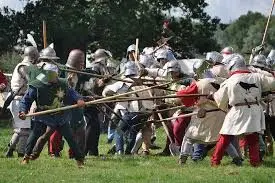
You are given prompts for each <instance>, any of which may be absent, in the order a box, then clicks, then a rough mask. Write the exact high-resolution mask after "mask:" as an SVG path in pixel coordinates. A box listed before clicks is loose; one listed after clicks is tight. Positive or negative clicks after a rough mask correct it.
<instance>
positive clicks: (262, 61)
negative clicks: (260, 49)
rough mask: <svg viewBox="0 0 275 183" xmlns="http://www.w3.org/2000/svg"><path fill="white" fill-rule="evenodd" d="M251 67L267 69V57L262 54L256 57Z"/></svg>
mask: <svg viewBox="0 0 275 183" xmlns="http://www.w3.org/2000/svg"><path fill="white" fill-rule="evenodd" d="M250 65H252V66H255V67H262V68H267V63H266V57H265V56H264V55H262V54H259V55H256V56H255V57H254V58H253V60H252V62H251V64H250Z"/></svg>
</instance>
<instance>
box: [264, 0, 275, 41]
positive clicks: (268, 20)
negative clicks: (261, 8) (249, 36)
mask: <svg viewBox="0 0 275 183" xmlns="http://www.w3.org/2000/svg"><path fill="white" fill-rule="evenodd" d="M274 4H275V0H273V2H272V8H271V10H270V13H269V16H268V19H267V22H266V26H265V31H264V35H263V39H262V45H263V44H264V42H265V38H266V34H267V30H268V26H269V22H270V18H271V15H272V12H273V9H274Z"/></svg>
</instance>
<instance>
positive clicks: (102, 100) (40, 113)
mask: <svg viewBox="0 0 275 183" xmlns="http://www.w3.org/2000/svg"><path fill="white" fill-rule="evenodd" d="M171 83H172V82H169V83H164V84H160V85H155V86H151V87H148V88H143V89H140V90H135V91H130V92H127V93H122V94H119V95H114V96H110V97H106V98H101V99H97V100H93V101H89V102H85V105H92V104H97V103H99V102H104V101H108V100H112V99H116V98H118V97H123V96H126V95H131V94H134V93H138V92H143V91H146V90H150V89H152V88H156V87H159V86H165V85H168V84H171ZM78 107H79V106H78V105H77V104H75V105H70V106H65V107H61V108H57V109H51V110H46V111H41V112H36V113H32V114H27V115H26V117H32V116H39V115H45V114H50V113H55V112H60V111H65V110H69V109H73V108H78Z"/></svg>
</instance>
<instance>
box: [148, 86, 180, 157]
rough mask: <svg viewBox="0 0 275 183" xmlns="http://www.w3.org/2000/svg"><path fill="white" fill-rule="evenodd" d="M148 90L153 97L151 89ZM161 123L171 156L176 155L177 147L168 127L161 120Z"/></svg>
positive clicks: (177, 153) (159, 115) (177, 152)
mask: <svg viewBox="0 0 275 183" xmlns="http://www.w3.org/2000/svg"><path fill="white" fill-rule="evenodd" d="M148 92H149V96H150V97H152V98H153V94H152V92H151V90H148ZM157 114H158V117H159V119H160V120H163V118H162V115H161V113H160V112H157ZM161 124H162V126H163V128H164V131H165V133H166V135H167V137H168V139H169V141H170V144H169V150H170V153H171V154H172V156H178V155H179V149H178V148H177V146H176V144H175V143H174V141H173V139H172V137H171V135H170V133H169V129H168V127H167V125H166V124H165V123H164V122H163V121H162V122H161Z"/></svg>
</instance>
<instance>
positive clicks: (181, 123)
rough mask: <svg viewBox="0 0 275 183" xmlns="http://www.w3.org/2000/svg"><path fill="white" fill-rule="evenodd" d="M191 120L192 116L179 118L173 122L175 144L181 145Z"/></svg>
mask: <svg viewBox="0 0 275 183" xmlns="http://www.w3.org/2000/svg"><path fill="white" fill-rule="evenodd" d="M180 115H181V114H180ZM190 120H191V117H186V118H178V119H177V120H176V121H175V122H174V123H173V134H174V139H175V144H176V145H177V146H181V143H182V139H183V136H184V134H185V131H186V128H187V126H188V124H189V122H190Z"/></svg>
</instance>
